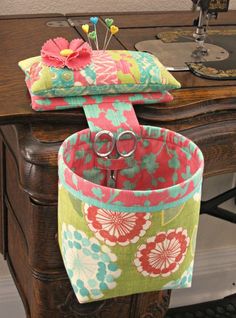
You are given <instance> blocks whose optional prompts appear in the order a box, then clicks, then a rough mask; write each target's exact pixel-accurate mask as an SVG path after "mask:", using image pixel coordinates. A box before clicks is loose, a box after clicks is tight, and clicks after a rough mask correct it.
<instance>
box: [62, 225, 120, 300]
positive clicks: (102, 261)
mask: <svg viewBox="0 0 236 318" xmlns="http://www.w3.org/2000/svg"><path fill="white" fill-rule="evenodd" d="M62 255H63V260H64V264H65V267H66V271H67V274H68V276H69V278H70V281H71V284H72V287H73V289H74V292H75V294H76V297H77V298H78V300H79V302H80V303H86V302H88V301H92V300H97V299H100V298H102V297H103V296H104V294H103V292H104V291H107V290H110V289H113V288H115V287H116V285H117V283H116V281H115V280H116V279H117V278H118V277H119V276H120V275H121V270H120V269H119V268H118V266H117V264H116V260H117V257H116V255H115V254H114V253H111V250H110V249H109V248H108V247H107V246H105V245H101V244H100V243H99V242H98V240H97V239H95V238H89V237H88V236H87V235H86V233H84V232H82V231H79V230H76V229H75V228H74V227H73V226H72V225H69V224H68V225H67V224H65V223H63V225H62Z"/></svg>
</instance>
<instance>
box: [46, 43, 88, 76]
mask: <svg viewBox="0 0 236 318" xmlns="http://www.w3.org/2000/svg"><path fill="white" fill-rule="evenodd" d="M91 54H92V49H91V47H90V46H89V45H88V43H86V42H84V41H83V40H81V39H74V40H72V41H71V42H70V43H69V42H68V41H67V40H66V39H64V38H55V39H50V40H48V41H47V42H45V43H44V45H43V47H42V49H41V57H42V61H43V63H44V64H46V65H48V66H54V67H57V68H63V67H65V66H66V67H68V68H69V69H71V70H74V71H77V70H80V69H83V68H84V67H85V66H87V65H88V64H89V63H90V61H91Z"/></svg>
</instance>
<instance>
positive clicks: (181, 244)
mask: <svg viewBox="0 0 236 318" xmlns="http://www.w3.org/2000/svg"><path fill="white" fill-rule="evenodd" d="M189 241H190V239H189V237H188V235H187V230H185V229H182V228H178V229H171V230H169V231H168V232H160V233H158V235H156V236H153V237H150V238H149V239H148V240H147V243H146V244H142V245H141V246H140V247H139V249H138V252H137V253H136V258H135V260H134V264H135V265H136V267H137V270H138V271H139V272H141V273H142V274H143V275H144V276H151V277H157V276H162V277H167V276H169V275H170V274H172V273H173V272H175V271H177V270H178V268H179V265H180V264H181V263H182V262H183V260H184V258H185V255H186V252H187V247H188V245H189Z"/></svg>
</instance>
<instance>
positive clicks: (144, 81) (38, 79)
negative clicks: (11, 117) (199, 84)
mask: <svg viewBox="0 0 236 318" xmlns="http://www.w3.org/2000/svg"><path fill="white" fill-rule="evenodd" d="M19 66H20V68H21V69H22V70H23V71H24V72H25V75H26V84H27V87H28V89H29V92H30V94H31V97H32V107H33V108H34V109H35V110H55V109H64V108H75V107H81V106H83V105H84V103H85V104H86V101H87V96H95V99H96V96H101V95H106V96H109V95H120V94H131V95H127V96H128V97H129V96H132V97H133V98H134V99H135V100H136V103H140V101H139V95H138V96H137V94H139V93H142V94H145V93H151V94H149V95H148V96H149V98H146V100H145V103H146V102H147V100H149V103H158V102H169V101H171V100H172V96H171V94H170V93H168V90H172V89H176V88H179V87H180V84H179V82H178V81H176V80H175V78H174V77H173V76H172V75H171V74H170V73H169V72H168V71H167V70H166V68H165V67H164V66H163V65H162V64H161V63H160V62H159V60H158V59H157V58H156V57H154V56H153V55H151V54H148V53H144V52H135V51H125V50H120V51H112V50H107V51H103V50H100V51H99V50H98V51H93V50H91V48H90V47H89V45H88V44H87V43H84V42H83V41H82V40H79V39H75V40H73V41H71V42H70V43H69V42H68V41H67V40H65V39H62V38H56V39H53V40H48V41H47V42H46V43H45V44H44V46H43V47H42V50H41V56H37V57H32V58H29V59H26V60H23V61H21V62H19ZM156 94H157V95H156ZM81 96H83V97H82V98H81ZM120 96H121V95H120ZM135 96H136V97H135ZM53 98H60V99H59V100H58V99H57V100H54V99H53ZM142 101H143V97H142V98H141V102H142Z"/></svg>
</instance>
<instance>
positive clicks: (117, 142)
mask: <svg viewBox="0 0 236 318" xmlns="http://www.w3.org/2000/svg"><path fill="white" fill-rule="evenodd" d="M123 136H129V137H131V139H132V140H133V142H134V144H133V146H132V149H131V150H130V151H128V152H127V153H125V152H123V151H122V150H121V149H120V147H119V144H120V141H121V138H122V137H123ZM136 147H137V137H136V135H135V133H134V132H133V131H132V130H124V131H122V132H121V133H120V134H119V135H118V137H117V141H116V150H117V152H118V154H119V155H120V156H121V157H123V158H128V157H130V156H131V155H132V154H133V153H134V152H135V150H136Z"/></svg>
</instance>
